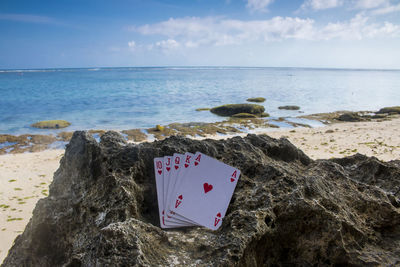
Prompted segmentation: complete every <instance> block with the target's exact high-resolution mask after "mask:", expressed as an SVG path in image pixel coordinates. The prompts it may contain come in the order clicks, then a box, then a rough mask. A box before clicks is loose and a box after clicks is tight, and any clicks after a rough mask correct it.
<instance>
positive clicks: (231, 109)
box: [210, 104, 265, 116]
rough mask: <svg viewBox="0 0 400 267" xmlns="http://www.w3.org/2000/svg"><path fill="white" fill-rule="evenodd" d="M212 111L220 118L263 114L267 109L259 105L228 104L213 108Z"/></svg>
mask: <svg viewBox="0 0 400 267" xmlns="http://www.w3.org/2000/svg"><path fill="white" fill-rule="evenodd" d="M210 111H211V112H212V113H214V114H217V115H219V116H232V115H235V114H238V113H250V114H261V113H263V112H264V111H265V108H264V107H263V106H260V105H257V104H228V105H222V106H219V107H215V108H212V109H211V110H210Z"/></svg>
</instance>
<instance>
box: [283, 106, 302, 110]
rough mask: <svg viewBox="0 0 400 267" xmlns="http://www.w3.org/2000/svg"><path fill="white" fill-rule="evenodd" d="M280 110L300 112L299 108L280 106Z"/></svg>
mask: <svg viewBox="0 0 400 267" xmlns="http://www.w3.org/2000/svg"><path fill="white" fill-rule="evenodd" d="M278 108H279V109H286V110H299V109H300V107H299V106H280V107H278Z"/></svg>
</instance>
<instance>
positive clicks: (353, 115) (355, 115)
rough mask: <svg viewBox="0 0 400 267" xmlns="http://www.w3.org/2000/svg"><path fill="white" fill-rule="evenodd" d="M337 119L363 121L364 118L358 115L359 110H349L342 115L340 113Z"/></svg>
mask: <svg viewBox="0 0 400 267" xmlns="http://www.w3.org/2000/svg"><path fill="white" fill-rule="evenodd" d="M337 120H339V121H362V120H363V118H362V117H361V116H360V115H358V113H357V112H347V113H344V114H342V115H340V116H339V117H337Z"/></svg>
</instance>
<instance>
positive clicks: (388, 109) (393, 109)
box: [376, 106, 400, 114]
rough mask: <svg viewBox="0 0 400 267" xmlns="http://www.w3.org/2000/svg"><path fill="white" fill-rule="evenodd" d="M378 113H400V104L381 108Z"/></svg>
mask: <svg viewBox="0 0 400 267" xmlns="http://www.w3.org/2000/svg"><path fill="white" fill-rule="evenodd" d="M376 113H377V114H382V113H388V114H391V113H393V114H400V106H395V107H385V108H381V109H380V110H379V111H378V112H376Z"/></svg>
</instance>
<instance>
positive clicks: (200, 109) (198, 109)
mask: <svg viewBox="0 0 400 267" xmlns="http://www.w3.org/2000/svg"><path fill="white" fill-rule="evenodd" d="M206 110H210V108H196V111H206Z"/></svg>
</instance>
